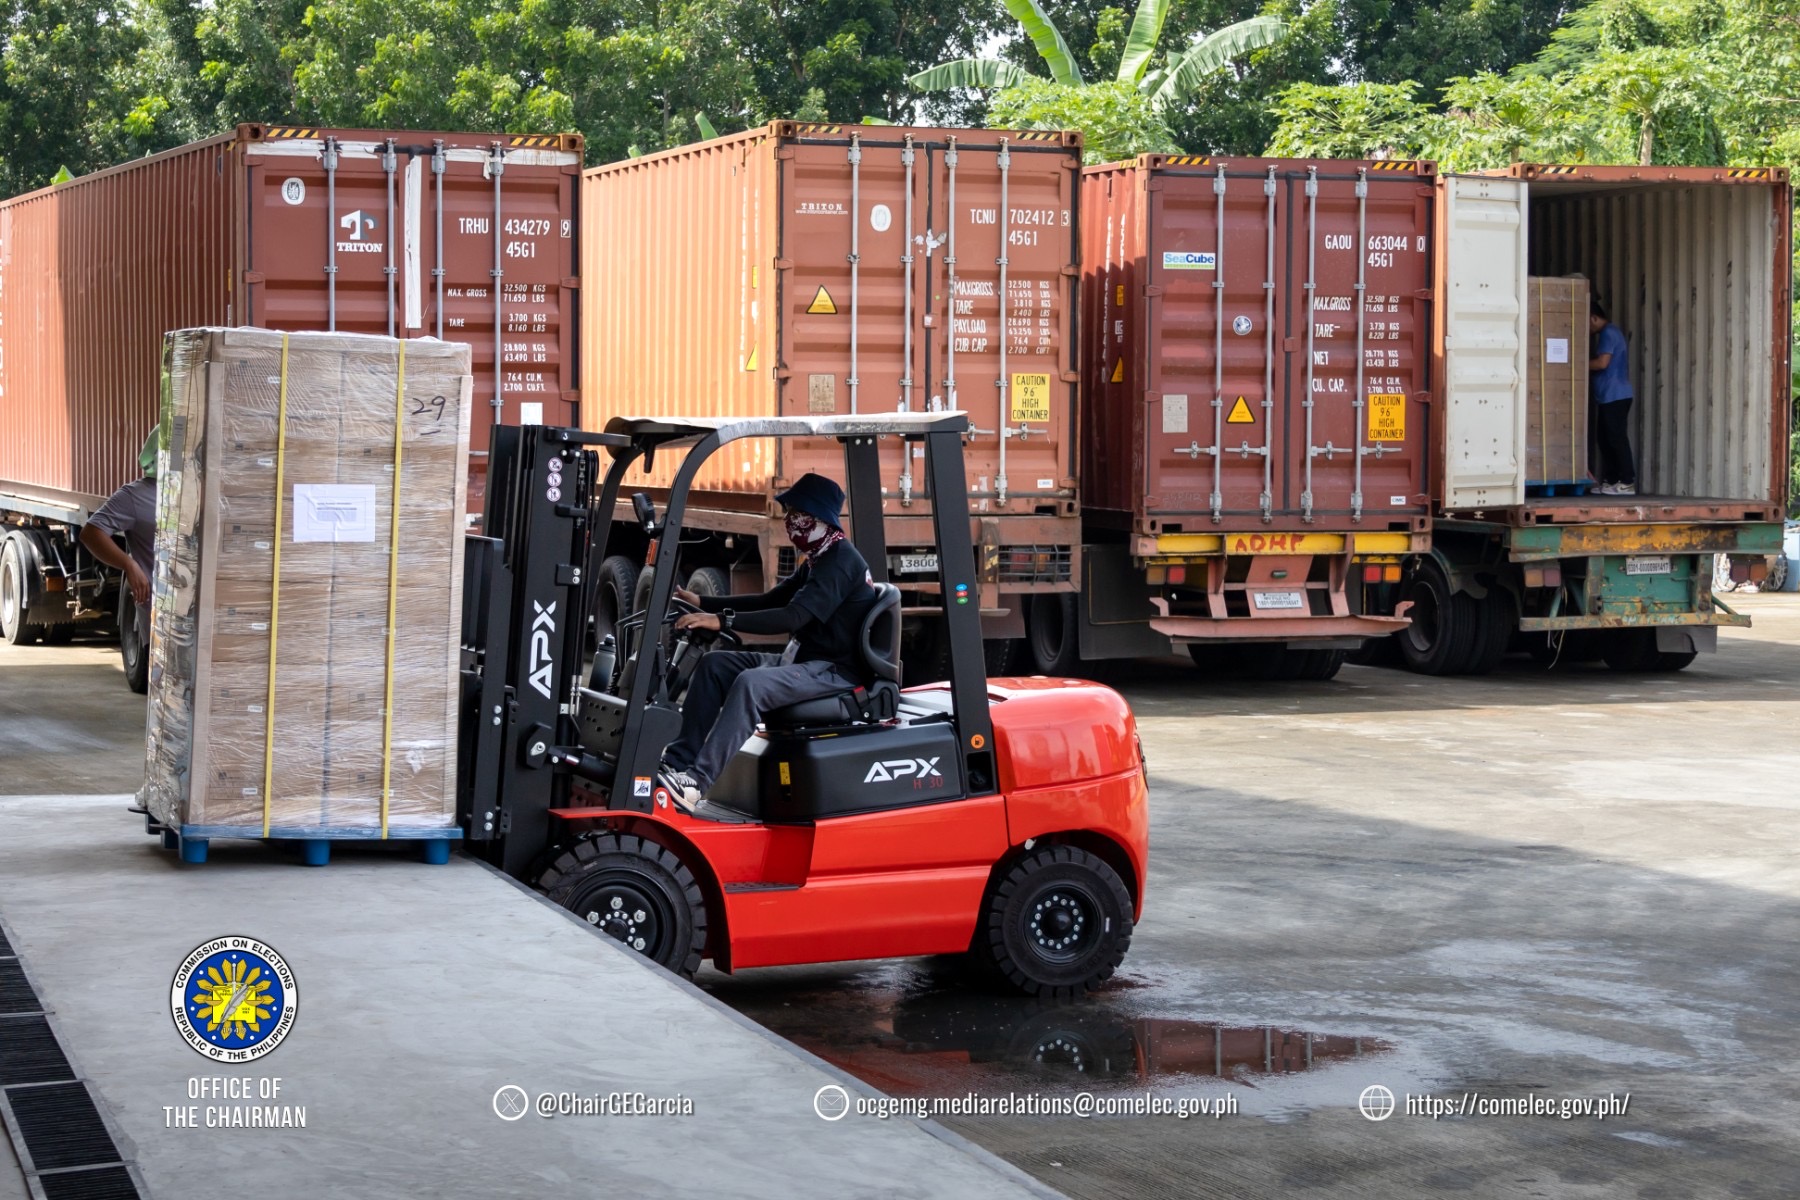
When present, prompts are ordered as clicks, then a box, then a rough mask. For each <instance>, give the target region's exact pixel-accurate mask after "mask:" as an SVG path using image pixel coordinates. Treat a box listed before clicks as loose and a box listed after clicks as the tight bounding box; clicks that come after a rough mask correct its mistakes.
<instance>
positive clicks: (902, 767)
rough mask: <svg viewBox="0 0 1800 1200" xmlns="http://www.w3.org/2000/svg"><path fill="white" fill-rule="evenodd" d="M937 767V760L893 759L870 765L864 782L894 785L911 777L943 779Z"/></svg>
mask: <svg viewBox="0 0 1800 1200" xmlns="http://www.w3.org/2000/svg"><path fill="white" fill-rule="evenodd" d="M937 765H938V760H937V759H935V758H891V759H889V760H887V761H886V762H872V763H870V764H869V773H868V774H867V775H865V776H863V782H864V783H892V782H893V781H894V780H896V779H905V778H906V777H907V776H909V775H910V776H912V777H914V778H917V779H926V778H929V777H930V776H933V775H936V776H938V777H939V778H940V779H941V778H942V777H943V775H942V773H941V772H940V771H939V770H938V769H937Z"/></svg>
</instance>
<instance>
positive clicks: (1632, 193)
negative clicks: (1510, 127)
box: [1528, 177, 1790, 504]
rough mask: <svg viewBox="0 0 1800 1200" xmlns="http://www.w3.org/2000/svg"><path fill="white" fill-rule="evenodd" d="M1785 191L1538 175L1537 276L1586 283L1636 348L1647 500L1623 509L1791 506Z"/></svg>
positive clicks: (1641, 481)
mask: <svg viewBox="0 0 1800 1200" xmlns="http://www.w3.org/2000/svg"><path fill="white" fill-rule="evenodd" d="M1786 196H1787V191H1786V188H1785V187H1784V186H1782V185H1781V184H1780V183H1776V184H1773V185H1771V184H1768V183H1765V184H1763V185H1761V186H1758V185H1750V184H1724V185H1721V184H1718V183H1711V182H1703V181H1700V180H1692V181H1689V180H1670V181H1666V182H1665V181H1656V182H1646V181H1643V180H1630V181H1616V182H1615V181H1610V180H1595V179H1592V178H1578V179H1569V180H1559V179H1554V178H1550V179H1545V178H1542V177H1539V178H1534V179H1532V180H1531V182H1530V192H1529V200H1530V214H1529V224H1528V229H1529V250H1528V259H1529V270H1530V273H1531V274H1532V275H1574V274H1579V275H1583V276H1585V277H1586V278H1587V279H1588V280H1589V282H1590V284H1591V286H1592V288H1593V291H1594V294H1595V295H1596V296H1597V297H1598V298H1599V299H1600V300H1601V302H1602V303H1603V304H1604V305H1605V307H1606V309H1607V311H1608V313H1609V314H1610V316H1611V318H1612V320H1613V322H1614V323H1615V324H1616V325H1618V327H1619V328H1620V330H1621V331H1623V332H1624V334H1625V336H1626V339H1627V342H1628V344H1629V346H1630V354H1629V360H1630V376H1631V383H1632V391H1633V394H1634V403H1633V406H1632V412H1631V423H1630V424H1631V442H1632V447H1633V449H1634V450H1635V451H1636V454H1637V460H1638V493H1639V498H1638V500H1637V501H1634V499H1633V498H1632V497H1623V498H1618V499H1619V500H1620V502H1621V503H1632V502H1641V498H1642V497H1645V496H1655V497H1668V498H1673V499H1680V500H1705V499H1715V500H1717V499H1724V500H1737V501H1750V502H1758V503H1775V504H1779V503H1781V502H1783V500H1784V499H1785V492H1786V485H1787V411H1786V410H1787V396H1788V388H1789V383H1788V353H1789V351H1788V338H1789V330H1788V311H1789V304H1788V298H1787V297H1788V287H1789V271H1790V268H1789V264H1788V261H1787V255H1788V248H1787V242H1788V235H1787V228H1786V224H1787V220H1788V215H1787V212H1786V206H1787V199H1786ZM1592 499H1593V500H1594V501H1598V502H1600V503H1605V502H1607V501H1609V500H1612V499H1615V498H1613V497H1604V496H1594V497H1592Z"/></svg>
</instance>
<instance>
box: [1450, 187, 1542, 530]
mask: <svg viewBox="0 0 1800 1200" xmlns="http://www.w3.org/2000/svg"><path fill="white" fill-rule="evenodd" d="M1528 187H1529V185H1528V184H1527V183H1526V182H1525V181H1523V180H1518V179H1499V178H1494V179H1489V178H1481V177H1475V176H1465V175H1446V176H1444V177H1443V179H1441V180H1440V181H1439V184H1438V188H1439V198H1440V203H1439V205H1438V224H1439V228H1440V230H1441V233H1440V236H1439V238H1438V253H1439V254H1440V255H1441V256H1442V257H1441V268H1440V271H1439V280H1438V286H1439V296H1440V297H1441V299H1440V301H1439V305H1440V311H1441V312H1442V314H1443V318H1442V321H1441V322H1440V326H1439V328H1440V330H1441V335H1442V338H1443V343H1442V345H1443V364H1444V365H1443V370H1442V372H1441V373H1440V375H1439V379H1438V387H1439V388H1440V390H1441V394H1442V396H1443V420H1444V435H1443V436H1444V478H1443V507H1444V508H1445V509H1447V510H1459V509H1474V508H1500V507H1505V506H1507V505H1512V504H1522V503H1524V501H1525V404H1524V384H1525V369H1526V368H1525V354H1526V349H1527V345H1528V340H1527V332H1526V327H1525V322H1526V315H1527V306H1526V304H1525V297H1526V258H1525V253H1526V240H1527V239H1526V221H1527V215H1528V213H1529V206H1528V194H1527V188H1528Z"/></svg>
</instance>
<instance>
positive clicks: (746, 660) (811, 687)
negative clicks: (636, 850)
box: [658, 473, 880, 812]
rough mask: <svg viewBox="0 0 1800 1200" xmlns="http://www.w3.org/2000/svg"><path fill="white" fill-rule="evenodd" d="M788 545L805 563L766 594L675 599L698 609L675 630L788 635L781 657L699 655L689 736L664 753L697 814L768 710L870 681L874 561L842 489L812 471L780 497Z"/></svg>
mask: <svg viewBox="0 0 1800 1200" xmlns="http://www.w3.org/2000/svg"><path fill="white" fill-rule="evenodd" d="M775 501H776V503H778V504H780V505H781V506H782V516H783V519H784V521H785V523H786V526H787V535H788V540H789V541H791V542H793V544H794V547H795V549H797V550H798V551H799V552H800V553H801V554H803V555H804V556H805V560H804V561H803V562H802V563H801V564H800V566H799V568H798V569H796V570H795V571H794V573H793V574H792V575H789V576H788V577H787V578H786V579H783V580H782V581H781V582H779V583H777V584H776V585H775V586H774V588H772V589H771V590H769V591H767V592H763V593H762V594H761V595H746V596H700V595H696V594H695V593H693V592H690V591H687V590H685V589H677V590H676V593H675V594H676V596H677V597H679V598H680V599H681V600H682V601H684V602H686V603H687V604H690V605H692V606H694V607H696V608H699V609H701V610H702V611H700V612H695V613H687V614H685V615H683V616H682V617H681V618H680V619H679V620H677V621H676V623H675V627H676V628H677V629H702V630H726V631H731V632H736V633H754V634H780V633H785V634H788V635H789V637H790V639H791V640H790V641H789V642H788V646H787V651H786V653H783V654H760V653H757V652H755V651H750V650H712V651H708V652H707V654H706V655H705V656H704V657H703V658H701V660H700V665H699V667H698V668H697V669H696V670H695V672H694V677H693V681H692V682H691V683H690V684H689V685H688V690H687V698H686V700H685V701H684V702H683V704H682V708H681V736H680V737H678V738H677V739H675V741H673V742H671V743H670V744H669V746H668V749H666V750H665V751H664V752H663V758H662V770H661V772H660V773H659V775H658V782H659V783H660V784H661V785H662V786H663V787H664V788H666V789H667V790H668V792H669V797H670V799H671V800H672V801H673V802H674V803H675V804H677V805H679V806H680V807H681V808H683V809H685V810H686V811H688V812H692V811H693V810H694V809H695V808H697V807H699V805H700V803H701V801H702V800H703V799H705V796H706V792H707V789H708V788H710V787H711V786H712V785H713V783H714V781H716V780H717V779H718V777H719V774H720V772H722V771H724V769H725V765H726V764H727V763H728V762H730V761H731V757H732V755H734V754H736V753H737V752H738V748H739V747H741V746H742V745H743V744H744V743H745V742H746V741H747V740H748V739H749V737H750V735H751V734H752V733H754V732H755V731H756V725H757V722H758V721H759V720H760V718H761V716H762V714H763V713H766V712H769V711H771V710H773V709H777V708H781V707H783V706H784V705H788V704H797V703H799V702H801V701H803V700H811V699H814V698H816V697H819V696H828V695H830V694H832V693H833V692H840V691H843V690H844V689H845V688H851V687H861V686H866V685H867V684H868V682H869V681H868V680H867V679H866V678H864V668H863V665H862V655H861V647H860V632H859V631H860V630H861V628H862V623H863V618H864V617H865V616H867V615H868V612H869V609H870V608H871V607H872V606H873V605H874V604H875V601H876V599H877V598H878V597H879V596H880V592H879V591H878V590H877V589H876V587H875V585H874V580H873V579H872V578H871V577H870V575H869V564H868V563H867V561H865V560H864V558H863V556H862V555H861V554H860V553H858V551H857V549H856V547H855V546H853V545H852V544H851V543H850V542H849V540H848V539H846V538H845V537H844V531H843V529H842V527H841V525H840V520H841V518H840V514H841V512H842V510H843V505H844V490H843V489H842V488H840V487H839V486H838V485H837V484H836V483H834V482H832V481H831V480H829V479H827V478H825V477H824V476H823V475H815V474H810V473H809V474H806V475H802V476H801V477H800V478H799V479H797V480H795V481H794V485H793V486H792V487H790V488H788V489H787V490H786V491H784V492H782V493H781V494H779V495H777V496H776V497H775Z"/></svg>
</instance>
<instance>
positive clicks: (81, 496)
mask: <svg viewBox="0 0 1800 1200" xmlns="http://www.w3.org/2000/svg"><path fill="white" fill-rule="evenodd" d="M580 169H581V139H580V138H579V137H577V136H574V135H551V136H525V135H511V134H506V135H500V134H470V133H415V132H371V131H363V130H339V129H314V128H291V127H270V126H263V125H240V126H239V127H238V128H237V130H236V131H235V132H233V133H230V134H225V135H221V136H219V137H215V138H210V139H208V140H206V141H201V142H195V143H193V144H191V145H188V146H183V147H180V148H179V149H175V150H170V151H168V152H166V153H163V154H158V155H154V156H152V157H149V158H145V159H141V160H139V161H136V162H131V163H127V164H125V165H123V166H118V167H114V168H112V169H110V170H106V171H100V172H97V173H95V174H93V175H88V176H84V177H82V178H80V179H76V180H73V181H71V182H69V183H65V184H61V185H59V186H56V187H50V188H44V189H42V190H40V191H36V192H31V193H29V194H27V195H24V196H19V197H16V198H14V199H12V200H8V201H5V202H4V203H0V424H3V426H4V428H5V430H6V433H5V436H4V437H3V438H0V490H6V491H12V492H17V493H22V494H25V495H29V496H42V497H49V498H57V499H65V500H69V501H71V502H73V503H76V504H78V505H89V506H91V505H92V504H93V503H94V502H96V501H97V499H98V498H100V497H104V496H106V495H107V494H109V493H110V492H112V490H113V489H114V488H116V487H118V486H119V485H120V484H122V483H124V482H126V481H127V480H129V479H132V478H134V477H135V476H136V474H137V454H138V449H139V447H140V446H141V445H142V444H143V441H144V436H145V434H146V433H147V432H148V430H149V428H150V426H151V425H152V424H154V422H155V420H156V405H157V396H158V394H159V388H158V372H159V369H160V363H161V354H162V339H163V334H164V333H165V332H167V331H168V330H171V329H181V328H186V327H191V326H201V325H258V326H263V327H266V328H272V329H283V330H308V329H338V330H344V331H349V332H357V333H380V334H391V335H393V336H398V337H438V338H444V339H448V340H452V341H462V342H467V343H468V344H469V345H470V346H471V347H472V348H473V350H474V369H475V400H476V412H477V413H478V414H481V413H488V414H493V416H494V417H503V418H504V419H505V420H506V421H509V422H517V421H520V420H525V421H542V422H545V423H552V424H575V423H576V422H577V421H578V420H579V413H578V412H577V408H576V397H577V393H576V374H575V348H576V341H575V339H576V337H577V334H578V324H577V321H576V316H575V311H574V306H575V289H576V286H577V280H576V278H575V274H576V267H575V256H576V242H577V236H578V228H577V212H576V200H577V197H576V186H577V183H578V179H579V175H580ZM497 326H500V327H502V328H503V333H502V337H503V339H504V342H505V350H504V352H502V353H500V354H496V352H495V329H496V327H497ZM496 395H498V396H500V397H501V398H503V400H504V404H501V405H496V404H495V403H494V400H495V397H496ZM492 423H493V417H490V418H488V419H484V418H483V417H482V416H480V415H478V416H477V417H476V418H475V420H474V422H473V428H472V438H471V442H472V445H473V447H474V452H475V453H474V459H475V461H474V462H473V463H472V464H471V466H472V468H473V470H472V471H471V485H470V487H471V492H472V493H473V496H472V499H471V509H472V511H479V499H478V497H479V483H478V479H479V472H480V471H481V470H482V466H483V463H482V459H483V458H484V457H485V448H486V446H487V441H488V426H489V425H491V424H492Z"/></svg>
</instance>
